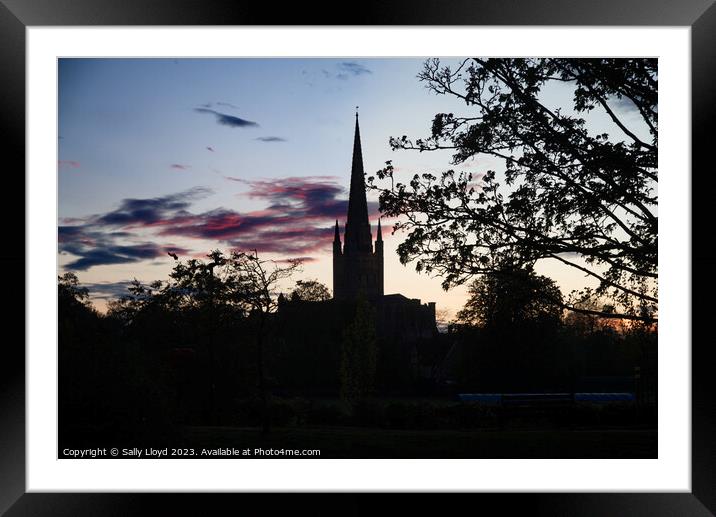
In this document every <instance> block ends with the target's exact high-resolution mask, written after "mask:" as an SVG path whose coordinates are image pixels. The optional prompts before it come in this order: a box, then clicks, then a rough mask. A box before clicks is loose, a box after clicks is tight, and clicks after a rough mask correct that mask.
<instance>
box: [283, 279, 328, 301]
mask: <svg viewBox="0 0 716 517" xmlns="http://www.w3.org/2000/svg"><path fill="white" fill-rule="evenodd" d="M330 299H331V291H330V290H329V289H328V287H326V286H325V285H324V284H322V283H321V282H319V281H318V280H299V281H297V282H296V288H295V289H294V290H293V291H292V292H291V300H303V301H305V302H324V301H326V300H330Z"/></svg>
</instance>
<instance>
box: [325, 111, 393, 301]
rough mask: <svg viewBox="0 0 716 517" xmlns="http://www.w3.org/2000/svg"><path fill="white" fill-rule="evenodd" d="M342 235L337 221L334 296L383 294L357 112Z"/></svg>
mask: <svg viewBox="0 0 716 517" xmlns="http://www.w3.org/2000/svg"><path fill="white" fill-rule="evenodd" d="M343 237H344V239H343V244H342V245H341V234H340V228H339V226H338V221H336V229H335V235H334V238H333V298H334V299H335V300H355V299H356V298H357V297H358V294H359V293H361V292H363V293H364V294H365V296H366V297H367V298H375V297H378V296H383V237H382V234H381V228H380V220H378V230H377V232H376V241H375V248H374V247H373V236H372V234H371V231H370V222H369V221H368V202H367V200H366V195H365V178H364V174H363V151H362V149H361V143H360V128H359V126H358V113H356V127H355V135H354V138H353V164H352V167H351V186H350V194H349V197H348V216H347V219H346V225H345V232H344V234H343Z"/></svg>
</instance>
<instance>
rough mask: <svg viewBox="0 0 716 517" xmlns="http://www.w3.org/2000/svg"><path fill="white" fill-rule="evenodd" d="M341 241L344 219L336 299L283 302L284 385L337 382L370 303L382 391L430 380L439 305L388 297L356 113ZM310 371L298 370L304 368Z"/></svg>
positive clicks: (278, 366)
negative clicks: (360, 314)
mask: <svg viewBox="0 0 716 517" xmlns="http://www.w3.org/2000/svg"><path fill="white" fill-rule="evenodd" d="M344 228H345V229H344V232H343V241H341V231H340V225H339V221H336V222H335V232H334V238H333V299H331V300H326V301H306V300H300V299H295V298H291V299H287V298H285V297H283V296H281V297H280V299H279V310H278V313H277V315H276V316H277V319H278V321H277V323H278V325H277V328H278V329H279V330H278V333H279V334H280V335H281V336H283V337H282V338H281V339H279V340H278V341H277V342H278V343H284V344H285V346H283V347H282V346H281V345H278V346H277V348H276V349H275V350H274V354H273V357H274V360H275V361H274V364H273V366H272V370H273V371H274V372H275V373H276V374H277V376H278V377H279V378H281V379H282V380H283V384H284V386H287V387H290V386H293V387H295V388H298V389H300V390H301V391H304V390H306V389H308V390H309V391H312V392H314V393H318V392H330V391H332V390H333V389H334V388H335V387H336V386H337V385H338V378H337V372H338V371H339V364H340V361H341V356H340V354H341V342H342V340H343V339H344V335H345V331H346V329H347V328H348V327H349V326H350V325H351V322H352V321H353V319H354V318H355V317H356V308H357V306H358V303H359V300H360V299H364V300H366V301H367V302H368V303H369V305H370V307H371V313H372V316H373V317H372V319H373V322H374V325H375V334H376V338H377V341H378V348H379V355H378V371H379V377H380V378H381V379H382V381H381V384H382V387H383V389H385V390H387V391H393V392H395V391H396V390H397V391H400V390H401V389H407V388H408V387H410V386H413V385H414V383H415V382H416V381H420V379H424V378H427V377H429V375H430V372H429V371H428V370H429V369H430V367H429V366H427V365H426V364H427V363H429V361H426V357H427V355H430V354H431V353H432V352H431V350H432V349H433V348H434V345H435V340H436V338H437V336H438V331H437V326H436V320H435V303H434V302H429V303H422V302H421V301H420V300H419V299H416V298H408V297H406V296H403V295H402V294H388V295H386V294H384V268H383V258H384V249H383V238H382V234H381V225H380V219H379V220H378V221H377V230H376V238H375V242H373V235H372V232H371V226H370V221H369V218H368V203H367V199H366V192H365V178H364V170H363V152H362V148H361V139H360V127H359V124H358V114H356V123H355V134H354V140H353V160H352V166H351V178H350V193H349V198H348V213H347V214H346V222H345V227H344ZM299 362H300V363H301V364H308V365H309V366H308V367H305V368H300V369H299V368H294V367H293V366H294V365H295V364H298V363H299Z"/></svg>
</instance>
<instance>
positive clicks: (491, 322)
mask: <svg viewBox="0 0 716 517" xmlns="http://www.w3.org/2000/svg"><path fill="white" fill-rule="evenodd" d="M468 294H469V298H468V300H467V302H466V303H465V306H464V307H463V308H462V310H460V312H458V314H457V320H458V321H459V322H460V323H466V324H471V325H476V326H480V327H485V328H492V327H508V326H517V327H519V326H522V325H525V324H526V323H529V322H532V323H536V322H549V323H552V324H554V323H557V322H559V320H560V318H561V315H562V294H561V292H560V290H559V288H558V287H557V285H556V284H555V283H554V281H553V280H551V279H549V278H547V277H545V276H541V275H537V274H535V273H534V271H532V270H525V269H518V270H514V271H500V272H496V273H494V274H492V275H482V276H480V277H479V278H477V279H476V280H474V281H473V282H472V284H471V285H470V287H469V289H468Z"/></svg>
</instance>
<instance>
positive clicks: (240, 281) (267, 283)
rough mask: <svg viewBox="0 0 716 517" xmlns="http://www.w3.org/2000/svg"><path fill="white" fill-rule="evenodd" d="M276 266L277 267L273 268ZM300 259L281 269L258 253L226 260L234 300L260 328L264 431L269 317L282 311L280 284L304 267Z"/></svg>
mask: <svg viewBox="0 0 716 517" xmlns="http://www.w3.org/2000/svg"><path fill="white" fill-rule="evenodd" d="M269 263H272V264H273V266H269ZM300 265H301V262H300V261H299V260H292V261H290V262H289V265H288V266H278V265H276V263H275V262H273V261H269V260H263V259H260V258H259V256H258V253H257V252H256V250H254V251H252V252H249V253H245V252H239V251H234V252H232V253H231V255H230V257H229V258H228V259H227V260H226V266H227V267H228V274H229V280H228V281H229V283H230V284H231V286H232V289H231V292H233V293H235V295H234V298H235V299H236V301H238V302H239V303H242V304H243V305H244V306H245V307H246V308H247V310H248V312H249V316H250V317H253V318H254V319H255V321H256V323H257V328H256V334H255V335H256V343H255V344H256V367H257V373H258V390H259V397H260V399H261V407H262V432H263V433H264V434H266V433H268V432H269V430H270V418H269V412H268V395H267V390H266V376H265V366H264V342H265V339H266V330H267V328H266V323H267V321H268V318H269V315H270V314H272V313H274V312H276V310H277V309H278V299H277V297H276V290H277V288H278V286H279V284H280V283H281V282H282V281H283V280H286V279H288V278H290V277H291V276H292V275H293V274H294V273H296V272H297V271H298V269H299V268H300Z"/></svg>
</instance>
